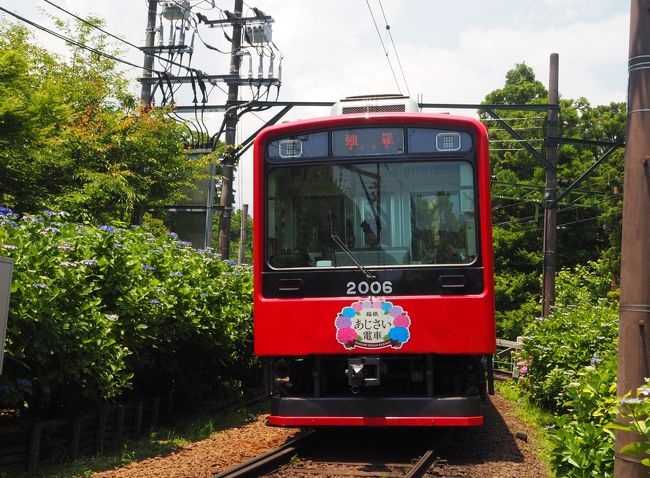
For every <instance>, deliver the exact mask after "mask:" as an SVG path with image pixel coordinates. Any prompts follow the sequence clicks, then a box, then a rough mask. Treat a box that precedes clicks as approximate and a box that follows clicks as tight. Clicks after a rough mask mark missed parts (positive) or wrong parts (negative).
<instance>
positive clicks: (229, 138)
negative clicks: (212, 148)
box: [219, 0, 244, 260]
mask: <svg viewBox="0 0 650 478" xmlns="http://www.w3.org/2000/svg"><path fill="white" fill-rule="evenodd" d="M243 8H244V0H235V13H234V16H235V20H234V23H233V26H232V49H231V50H230V51H231V56H230V74H231V75H238V76H239V65H240V64H241V54H240V53H241V51H240V48H241V32H242V23H241V21H239V20H238V19H239V18H241V16H242V10H243ZM238 95H239V84H238V83H237V82H233V83H230V85H228V101H227V102H226V110H228V109H229V108H230V107H231V106H234V104H235V102H236V101H237V96H238ZM224 121H225V122H226V134H225V144H226V150H225V152H224V155H223V172H222V175H223V180H222V183H221V201H220V205H221V220H220V221H219V251H220V252H221V258H222V259H224V260H225V259H228V258H229V257H230V220H231V217H232V203H233V194H232V185H233V177H234V169H235V160H234V159H233V155H232V152H233V148H234V146H235V141H236V136H235V133H236V131H237V122H238V121H239V118H238V116H237V111H236V110H234V109H233V110H232V111H230V112H227V113H226V117H225V118H224Z"/></svg>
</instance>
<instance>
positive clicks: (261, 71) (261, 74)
mask: <svg viewBox="0 0 650 478" xmlns="http://www.w3.org/2000/svg"><path fill="white" fill-rule="evenodd" d="M257 77H258V78H259V79H260V80H261V79H262V78H264V55H260V67H259V68H258V69H257Z"/></svg>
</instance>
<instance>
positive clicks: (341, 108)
mask: <svg viewBox="0 0 650 478" xmlns="http://www.w3.org/2000/svg"><path fill="white" fill-rule="evenodd" d="M418 111H420V108H419V105H418V103H417V101H415V100H413V99H411V98H409V97H408V96H404V95H363V96H348V97H347V98H344V99H342V100H340V101H339V102H338V103H336V104H335V105H334V106H332V112H331V114H332V115H349V114H367V113H389V112H409V113H413V112H418Z"/></svg>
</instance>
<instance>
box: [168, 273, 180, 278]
mask: <svg viewBox="0 0 650 478" xmlns="http://www.w3.org/2000/svg"><path fill="white" fill-rule="evenodd" d="M169 275H170V276H171V277H183V273H182V272H170V273H169Z"/></svg>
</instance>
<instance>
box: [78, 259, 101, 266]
mask: <svg viewBox="0 0 650 478" xmlns="http://www.w3.org/2000/svg"><path fill="white" fill-rule="evenodd" d="M79 262H80V263H81V264H83V265H85V266H95V265H97V261H96V260H95V259H84V260H83V261H79Z"/></svg>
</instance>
